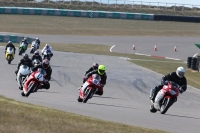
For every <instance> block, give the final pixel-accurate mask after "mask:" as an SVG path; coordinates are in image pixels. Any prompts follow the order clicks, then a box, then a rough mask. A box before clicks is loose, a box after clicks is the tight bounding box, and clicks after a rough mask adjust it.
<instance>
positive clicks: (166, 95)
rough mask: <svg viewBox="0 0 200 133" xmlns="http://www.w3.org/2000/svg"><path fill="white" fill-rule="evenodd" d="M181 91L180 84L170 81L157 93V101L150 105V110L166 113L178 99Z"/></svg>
mask: <svg viewBox="0 0 200 133" xmlns="http://www.w3.org/2000/svg"><path fill="white" fill-rule="evenodd" d="M179 92H180V86H179V85H178V84H176V83H174V82H172V81H169V82H168V84H167V85H164V86H163V88H162V89H161V90H160V91H159V92H158V94H157V95H156V98H155V102H154V103H153V104H152V105H151V106H150V112H152V113H155V112H157V111H160V113H161V114H165V113H166V112H167V110H168V109H169V108H170V107H171V106H172V105H173V103H174V102H176V101H177V97H178V95H179Z"/></svg>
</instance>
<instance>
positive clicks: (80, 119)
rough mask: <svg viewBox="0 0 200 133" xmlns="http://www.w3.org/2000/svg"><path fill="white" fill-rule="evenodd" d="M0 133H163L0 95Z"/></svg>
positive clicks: (162, 132)
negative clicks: (17, 100) (22, 101)
mask: <svg viewBox="0 0 200 133" xmlns="http://www.w3.org/2000/svg"><path fill="white" fill-rule="evenodd" d="M0 114H1V117H0V132H1V133H27V132H30V133H166V132H164V131H160V130H151V129H147V128H140V127H136V126H129V125H125V124H120V123H114V122H107V121H103V120H99V119H95V118H91V117H85V116H81V115H76V114H72V113H67V112H62V111H58V110H54V109H49V108H45V107H41V106H37V105H32V104H25V103H21V102H16V101H14V100H11V99H7V98H5V97H2V96H0Z"/></svg>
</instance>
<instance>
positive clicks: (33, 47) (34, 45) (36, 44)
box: [30, 41, 38, 54]
mask: <svg viewBox="0 0 200 133" xmlns="http://www.w3.org/2000/svg"><path fill="white" fill-rule="evenodd" d="M37 49H38V43H37V42H36V41H33V42H32V44H31V51H30V54H33V53H34V52H35V51H36V50H37Z"/></svg>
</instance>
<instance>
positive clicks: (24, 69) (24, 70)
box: [17, 65, 30, 90]
mask: <svg viewBox="0 0 200 133" xmlns="http://www.w3.org/2000/svg"><path fill="white" fill-rule="evenodd" d="M29 73H30V70H29V67H28V66H26V65H21V66H20V68H19V71H18V73H17V83H18V85H19V89H20V90H22V89H23V84H24V80H25V79H26V77H27V75H28V74H29Z"/></svg>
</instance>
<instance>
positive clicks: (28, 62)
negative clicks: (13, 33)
mask: <svg viewBox="0 0 200 133" xmlns="http://www.w3.org/2000/svg"><path fill="white" fill-rule="evenodd" d="M21 65H26V66H28V67H29V68H31V67H33V64H32V61H31V59H29V56H28V54H24V56H23V59H21V60H20V61H19V63H18V65H17V68H16V70H15V74H16V75H17V73H18V71H19V67H20V66H21Z"/></svg>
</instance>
